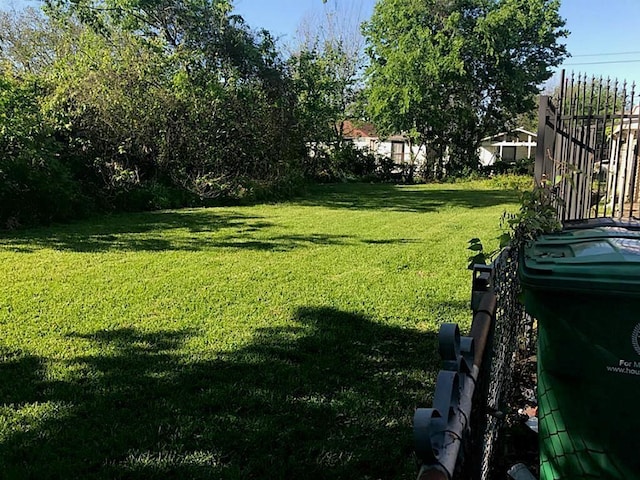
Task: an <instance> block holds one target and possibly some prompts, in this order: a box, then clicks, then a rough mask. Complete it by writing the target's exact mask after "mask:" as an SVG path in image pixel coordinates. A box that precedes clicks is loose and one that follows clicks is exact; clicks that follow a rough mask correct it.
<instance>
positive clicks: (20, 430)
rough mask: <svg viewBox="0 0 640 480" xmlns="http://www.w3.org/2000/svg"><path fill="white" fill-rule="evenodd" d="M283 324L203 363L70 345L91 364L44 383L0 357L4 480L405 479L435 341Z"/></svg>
mask: <svg viewBox="0 0 640 480" xmlns="http://www.w3.org/2000/svg"><path fill="white" fill-rule="evenodd" d="M294 320H295V326H291V327H286V328H265V329H259V330H257V331H256V334H255V337H254V339H253V341H252V342H251V343H250V344H248V345H246V346H245V347H243V348H241V349H239V350H237V351H232V352H229V353H225V354H223V355H221V356H218V357H216V358H214V359H198V357H197V356H195V357H192V356H190V355H189V354H188V353H186V352H185V350H184V348H183V347H185V346H186V345H185V342H187V341H188V339H189V338H190V337H192V336H194V335H196V332H191V331H182V332H168V331H161V332H155V333H145V332H142V331H139V330H136V329H119V330H113V331H97V332H95V333H93V334H91V335H77V336H75V337H74V338H77V339H78V340H82V341H87V340H89V341H91V342H93V343H94V344H96V345H97V346H99V347H100V349H99V350H100V352H101V353H100V354H97V355H87V356H81V357H77V358H75V359H74V360H73V361H72V362H70V363H69V364H68V365H66V368H67V371H68V378H66V379H65V380H57V381H52V380H48V379H47V374H46V370H47V365H48V364H49V362H51V361H52V360H50V359H45V358H37V357H34V356H30V355H24V354H22V353H20V352H5V353H4V355H2V354H1V353H0V355H1V356H0V358H3V359H4V360H3V362H2V363H0V406H4V407H2V410H0V411H2V413H3V416H5V418H9V419H10V420H9V421H8V423H7V425H8V426H9V427H8V428H9V432H8V433H5V434H3V435H2V436H0V472H3V478H20V479H28V478H34V479H35V478H37V479H47V478H104V479H107V478H109V479H111V478H163V479H164V478H189V479H194V478H210V479H227V478H228V479H231V478H234V479H236V478H269V479H272V478H273V479H279V478H282V479H284V478H305V479H307V478H308V479H316V478H318V479H320V478H323V479H340V478H344V479H347V478H348V479H350V480H351V479H353V478H384V479H392V478H401V477H402V478H406V477H405V476H406V475H407V474H410V475H411V474H414V473H415V470H414V464H413V460H412V456H411V418H412V415H413V410H414V407H415V406H416V401H417V399H421V398H422V397H423V395H424V393H423V392H425V391H429V390H430V387H431V385H430V382H432V380H433V379H432V378H424V374H423V372H424V371H425V370H427V371H432V372H434V374H435V371H436V369H437V365H436V363H433V365H429V360H428V359H429V358H434V357H436V354H435V353H434V352H435V351H436V349H437V345H436V340H435V337H434V336H433V335H431V334H424V333H421V332H418V331H416V330H411V329H401V328H394V327H389V326H384V325H380V324H377V323H375V322H372V321H371V320H370V319H368V318H366V317H364V316H361V315H357V314H352V313H347V312H343V311H339V310H335V309H333V308H329V307H323V308H301V309H299V310H298V311H297V313H296V315H295V318H294ZM424 400H425V401H426V400H427V399H424ZM38 407H42V408H44V407H47V408H46V412H45V414H42V415H40V416H39V415H38V411H39V410H38ZM5 428H7V427H5Z"/></svg>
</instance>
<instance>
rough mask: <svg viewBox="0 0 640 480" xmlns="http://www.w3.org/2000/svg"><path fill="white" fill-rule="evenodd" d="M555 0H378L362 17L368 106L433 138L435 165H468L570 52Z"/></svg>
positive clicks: (385, 124) (388, 126)
mask: <svg viewBox="0 0 640 480" xmlns="http://www.w3.org/2000/svg"><path fill="white" fill-rule="evenodd" d="M558 9H559V1H558V0H380V1H379V2H378V3H377V4H376V7H375V10H374V14H373V17H372V18H371V20H370V21H369V22H368V23H367V24H365V26H364V33H365V36H366V38H367V53H368V55H369V56H370V58H371V63H370V66H369V68H368V70H367V74H366V81H367V95H368V105H369V112H370V114H371V116H372V119H373V120H374V122H375V123H376V125H377V126H378V127H379V128H380V129H381V130H382V131H383V132H386V133H398V132H405V133H407V134H409V135H410V136H411V137H412V138H414V139H415V140H416V142H418V143H420V144H422V145H426V146H427V147H429V151H430V152H432V156H433V161H434V167H433V168H434V170H435V171H436V173H438V172H439V173H441V172H442V171H443V170H444V168H445V166H444V162H443V158H445V157H446V158H448V163H447V166H446V169H447V171H448V172H449V173H453V172H455V171H460V170H463V169H465V168H469V167H474V166H475V165H476V164H477V159H476V154H475V151H476V147H477V145H478V142H479V140H480V139H481V138H482V137H483V136H484V135H486V134H489V133H492V132H494V131H496V130H500V129H502V128H504V127H505V126H506V124H507V123H508V121H509V120H510V119H511V118H513V117H514V116H515V115H518V114H521V113H524V112H527V111H530V110H531V109H532V108H533V107H534V104H533V102H534V98H535V94H536V93H538V91H539V85H540V84H541V83H542V82H544V81H545V80H547V79H548V78H549V77H550V76H551V67H553V66H556V65H558V64H560V63H561V62H562V60H563V59H564V57H565V56H566V50H565V46H564V45H562V44H560V43H559V39H561V38H562V37H564V36H566V35H567V32H566V30H564V29H563V27H564V20H563V19H562V18H561V17H560V16H559V13H558Z"/></svg>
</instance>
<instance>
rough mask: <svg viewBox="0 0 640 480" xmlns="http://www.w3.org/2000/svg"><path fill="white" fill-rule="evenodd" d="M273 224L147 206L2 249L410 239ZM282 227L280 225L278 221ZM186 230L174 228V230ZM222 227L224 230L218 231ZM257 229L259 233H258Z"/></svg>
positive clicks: (8, 240) (18, 237) (37, 233)
mask: <svg viewBox="0 0 640 480" xmlns="http://www.w3.org/2000/svg"><path fill="white" fill-rule="evenodd" d="M276 227H278V226H277V225H275V224H273V223H270V222H267V221H265V220H264V219H263V217H259V216H248V215H242V214H240V213H237V212H233V213H231V212H221V211H218V210H204V209H203V210H197V211H194V210H185V211H178V212H151V213H148V212H147V213H140V214H129V215H115V216H112V217H104V218H103V219H102V220H99V221H91V222H81V223H77V224H72V225H63V226H58V227H53V228H40V229H33V230H29V231H25V232H13V233H6V232H5V234H4V238H2V241H1V244H0V249H3V250H8V251H12V252H17V253H32V252H34V251H35V250H36V249H39V248H51V249H54V250H59V251H72V252H85V253H96V252H106V251H146V252H163V251H203V250H211V249H216V248H226V249H241V250H254V251H271V252H288V251H291V250H294V249H297V248H304V247H310V246H314V245H350V244H353V245H355V244H358V243H368V244H389V243H410V242H415V241H416V240H412V239H383V240H376V239H370V240H369V239H365V240H361V239H359V238H357V237H355V236H352V235H330V234H321V233H312V234H309V235H296V234H291V235H282V234H279V235H274V234H271V235H269V233H268V232H269V229H272V228H276ZM280 228H281V227H280ZM178 229H182V230H188V232H189V233H182V234H172V231H173V230H178ZM222 230H225V231H224V232H222ZM257 232H260V235H257Z"/></svg>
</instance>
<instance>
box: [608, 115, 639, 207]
mask: <svg viewBox="0 0 640 480" xmlns="http://www.w3.org/2000/svg"><path fill="white" fill-rule="evenodd" d="M625 115H628V117H625V118H623V119H622V120H621V121H619V122H618V123H617V125H616V126H615V127H614V128H613V131H612V132H611V151H610V157H609V158H610V160H609V165H608V166H607V170H608V172H609V175H608V179H607V191H608V192H610V195H611V198H610V199H609V200H610V201H617V202H619V207H620V208H622V206H623V205H624V203H625V202H627V200H628V197H629V196H630V195H632V194H633V195H634V197H635V198H637V194H638V192H639V191H640V175H639V174H638V173H639V171H638V170H640V168H639V165H638V163H639V162H638V153H639V152H638V136H639V134H640V132H639V130H640V128H639V125H640V105H636V106H635V107H633V109H632V110H631V111H630V112H629V111H627V112H625ZM621 194H622V195H621ZM614 197H615V198H614Z"/></svg>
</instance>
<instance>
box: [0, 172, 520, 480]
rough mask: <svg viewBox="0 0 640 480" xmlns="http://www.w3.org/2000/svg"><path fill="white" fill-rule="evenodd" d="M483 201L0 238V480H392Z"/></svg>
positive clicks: (463, 314)
mask: <svg viewBox="0 0 640 480" xmlns="http://www.w3.org/2000/svg"><path fill="white" fill-rule="evenodd" d="M497 185H498V184H497V183H496V182H489V181H485V182H472V183H462V184H449V185H427V186H407V187H393V186H388V185H338V186H324V187H317V188H316V189H314V191H313V192H311V193H309V194H308V195H307V196H305V197H303V198H301V199H298V200H296V201H291V202H286V203H280V204H272V205H258V206H246V207H229V208H210V209H193V210H179V211H162V212H154V213H142V214H130V215H114V216H110V217H104V218H99V219H93V220H91V221H86V222H81V223H76V224H72V225H64V226H55V227H51V228H41V229H34V230H29V231H23V232H18V233H11V234H6V233H5V234H4V235H3V236H2V237H0V238H1V240H2V242H1V244H0V265H1V266H2V267H1V269H0V478H3V479H4V478H16V479H27V478H34V479H46V478H64V479H71V478H103V479H112V478H180V479H190V478H211V479H236V478H237V479H240V478H265V479H266V478H268V479H284V478H305V479H306V478H310V479H315V478H326V479H350V480H352V479H356V478H358V479H360V478H361V479H364V478H370V479H378V478H380V479H392V478H412V477H413V476H414V475H415V473H416V470H415V464H414V460H413V457H412V431H411V421H412V416H413V411H414V408H415V407H416V405H423V404H425V403H429V402H430V400H431V399H430V397H429V392H430V391H431V389H432V385H433V380H434V376H435V374H436V373H437V370H438V368H439V360H438V355H437V344H436V339H435V336H436V334H437V330H438V326H439V324H440V323H441V322H447V321H455V322H460V323H461V326H462V328H463V329H466V328H467V327H468V325H469V321H470V314H469V312H468V300H469V295H470V273H469V271H468V270H466V259H467V257H468V252H467V251H466V243H467V241H468V240H469V239H470V238H472V237H476V236H480V237H482V238H483V239H491V238H493V237H495V236H497V234H498V223H499V218H500V215H501V214H502V212H503V211H504V210H505V209H510V210H513V209H515V204H516V202H517V199H518V195H517V193H515V192H513V191H509V190H503V189H501V188H499V187H498V186H497Z"/></svg>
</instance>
